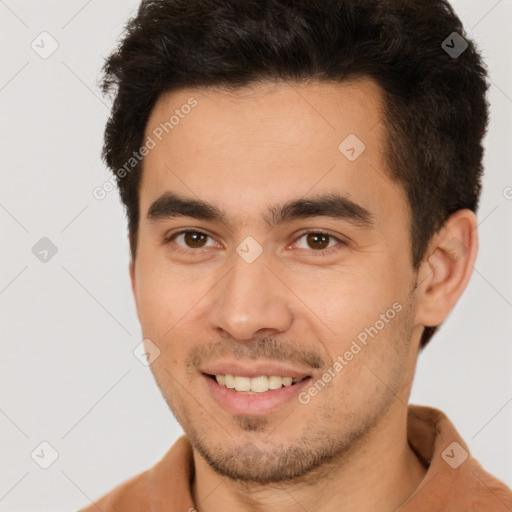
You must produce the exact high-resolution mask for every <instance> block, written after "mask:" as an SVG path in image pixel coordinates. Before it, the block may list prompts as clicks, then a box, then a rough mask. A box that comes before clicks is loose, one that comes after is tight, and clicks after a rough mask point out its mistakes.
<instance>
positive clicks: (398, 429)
mask: <svg viewBox="0 0 512 512" xmlns="http://www.w3.org/2000/svg"><path fill="white" fill-rule="evenodd" d="M190 97H194V98H195V99H196V100H197V102H198V104H197V106H196V107H195V108H194V109H193V110H192V111H191V112H190V114H188V115H187V116H186V117H185V118H184V119H181V120H180V123H179V124H178V125H177V126H175V127H174V129H173V130H172V131H171V132H170V133H169V134H168V135H167V136H165V137H164V138H163V140H162V141H161V142H159V143H158V144H157V146H156V147H155V148H154V149H152V150H151V151H150V152H149V153H148V155H147V156H146V157H145V160H144V170H143V176H142V181H141V186H140V196H139V197H140V212H141V218H140V223H139V234H138V250H137V256H136V260H135V262H131V264H130V276H131V281H132V288H133V294H134V297H135V302H136V307H137V313H138V317H139V320H140V323H141V326H142V331H143V336H144V338H149V339H151V340H152V342H153V343H154V344H155V345H156V346H157V347H158V348H159V350H160V355H159V357H157V358H156V359H155V361H154V362H153V363H152V364H151V370H152V372H153V374H154V377H155V380H156V382H157V384H158V386H159V388H160V390H161V392H162V394H163V396H164V397H165V399H166V401H167V403H168V405H169V407H170V408H171V410H172V411H173V413H174V415H175V417H176V418H177V420H178V421H179V423H180V424H181V426H182V427H183V430H184V432H185V433H186V434H187V436H188V438H189V440H190V442H191V444H192V447H193V456H194V465H195V474H194V480H193V482H192V486H191V491H192V495H193V499H194V502H195V504H196V509H197V510H199V511H200V512H211V511H217V510H222V509H227V510H239V511H260V510H261V511H263V510H270V509H272V510H273V511H275V512H280V511H287V512H290V511H292V512H294V511H303V510H316V511H317V512H327V511H334V510H336V511H343V512H351V511H358V512H365V511H375V510H377V509H378V510H379V511H381V512H387V511H394V510H397V509H398V508H399V507H400V506H401V505H402V504H404V503H405V502H406V501H407V499H408V497H409V496H410V495H411V494H412V493H413V492H414V490H415V489H416V488H417V486H418V485H419V484H420V482H421V480H422V479H423V478H424V476H425V474H426V469H425V467H423V465H422V464H421V462H420V461H419V459H418V458H417V457H416V455H415V454H414V452H413V451H412V449H411V447H410V446H409V444H408V442H407V430H406V427H407V423H406V415H407V403H408V400H409V395H410V390H411V385H412V381H413V376H414V371H415V366H416V360H417V356H418V347H419V343H420V338H421V334H422V331H423V327H424V326H426V325H438V324H440V323H441V322H443V321H444V320H445V318H446V317H447V316H448V314H449V312H450V311H451V309H452V308H453V307H454V305H455V304H456V302H457V300H458V299H459V297H460V295H461V294H462V292H463V291H464V289H465V287H466V285H467V282H468V281H469V278H470V275H471V270H472V266H473V263H474V260H475V258H476V253H477V235H476V234H477V231H476V218H475V216H474V214H473V213H472V212H470V211H468V210H460V211H459V212H457V213H455V214H454V215H453V216H452V217H450V219H448V221H447V222H446V223H445V225H444V227H443V229H442V230H441V231H440V232H439V233H437V234H436V235H435V237H434V238H433V239H432V240H431V244H430V246H429V249H428V251H427V254H426V255H425V258H424V260H423V262H422V264H421V266H420V268H419V270H418V272H417V273H416V272H414V271H413V268H412V261H411V246H410V237H409V226H410V209H409V204H408V201H407V197H406V195H405V193H404V191H403V189H402V187H401V186H400V185H399V184H397V183H395V182H394V181H393V180H392V179H391V178H390V175H389V172H388V170H387V167H386V161H385V156H384V155H385V135H386V132H385V125H384V123H383V122H382V114H381V112H382V94H381V90H380V88H379V86H378V85H376V84H375V83H374V82H373V81H371V80H369V79H359V80H357V81H354V82H351V83H343V84H333V83H322V82H310V83H307V84H301V85H297V84H294V85H291V84H289V83H281V82H279V83H260V84H258V85H253V86H251V87H245V88H244V89H241V90H239V91H237V92H233V91H226V90H223V89H221V88H209V89H206V88H203V89H187V90H182V91H174V92H172V93H166V94H164V95H162V96H161V97H160V98H159V100H158V102H157V103H156V105H155V107H154V109H153V111H152V113H151V116H150V119H149V121H148V124H147V127H146V134H145V135H146V136H147V135H150V134H151V133H152V130H154V128H155V127H157V126H158V125H159V124H160V123H162V122H165V121H166V120H168V119H169V117H170V115H171V114H172V113H173V112H174V110H175V109H177V108H178V109H179V108H180V107H181V106H182V105H183V104H184V103H186V102H187V100H188V99H189V98H190ZM349 134H356V135H357V137H358V138H359V139H361V140H362V141H363V142H364V143H365V145H366V150H365V151H364V152H363V153H362V154H361V155H360V156H359V158H357V159H356V160H355V161H353V162H351V161H349V160H348V159H347V158H345V156H344V155H343V154H341V152H340V151H339V150H338V145H339V144H340V142H341V141H343V140H344V139H345V138H346V137H347V135H349ZM165 191H172V192H175V193H178V194H180V195H183V196H186V197H188V198H191V199H197V198H200V199H203V200H207V201H210V202H211V203H213V204H215V205H217V206H218V207H219V208H221V209H223V210H224V211H225V212H226V216H227V217H228V219H229V221H230V223H231V225H232V226H231V229H230V228H228V226H226V225H224V224H219V223H216V222H210V221H204V220H198V219H195V218H191V217H177V218H171V219H161V220H159V221H156V222H150V221H148V220H147V219H146V214H147V212H148V209H149V207H150V205H151V204H152V202H153V201H155V199H157V198H158V197H159V196H160V195H161V194H162V193H163V192H165ZM332 191H336V192H339V193H343V194H347V195H348V196H349V197H350V198H351V199H352V200H353V201H355V202H357V203H358V204H360V205H362V206H364V207H365V208H367V209H368V210H369V211H370V212H371V214H372V216H373V219H374V226H373V228H372V229H364V228H362V227H360V226H356V225H353V224H352V223H350V222H348V221H347V220H343V219H331V218H327V217H313V218H307V219H301V220H294V221H292V222H289V223H286V224H283V225H280V226H276V227H274V228H273V229H270V230H269V229H268V228H266V227H265V225H264V224H263V215H264V214H265V213H266V211H267V208H269V207H271V206H274V205H276V204H280V203H283V202H285V201H288V200H290V199H296V198H301V197H303V196H306V195H308V196H309V195H312V194H316V193H323V192H332ZM187 228H188V229H189V230H191V231H193V230H194V229H196V230H200V231H202V232H204V233H206V234H207V235H208V236H207V237H206V238H205V239H203V240H201V239H199V242H197V241H196V242H195V244H194V240H193V239H188V240H187V239H186V238H185V237H184V236H181V237H178V238H175V239H174V241H169V242H165V241H164V240H165V239H166V237H168V236H169V235H171V234H173V233H176V232H179V231H180V230H183V229H187ZM305 229H307V230H310V231H312V232H315V230H318V229H325V230H328V231H329V232H330V233H332V235H333V236H334V237H337V238H338V239H339V240H344V241H345V242H346V244H341V245H337V244H339V242H338V241H337V240H336V239H333V238H328V240H327V242H326V245H327V243H328V244H329V249H330V248H331V247H337V249H336V250H334V251H333V250H332V249H331V252H330V253H328V254H327V255H325V256H323V257H320V256H318V253H319V252H320V251H321V250H324V251H326V250H329V249H318V245H315V243H316V244H318V241H316V240H314V239H313V240H312V241H311V240H309V241H308V237H307V236H304V235H300V234H299V231H301V230H305ZM298 234H299V235H298ZM247 236H252V237H253V238H254V239H255V240H257V242H258V243H259V244H260V246H261V248H262V249H263V253H262V254H261V256H260V257H259V258H257V259H256V260H255V261H254V262H253V263H250V264H249V263H247V262H246V261H245V260H244V259H242V258H241V257H240V256H239V255H238V254H237V252H236V248H237V246H238V245H239V244H240V243H241V242H242V241H243V240H244V239H245V238H246V237H247ZM454 239H456V240H459V241H460V242H461V243H462V244H463V245H464V246H465V247H466V252H464V253H461V254H459V255H456V257H454V253H453V252H450V251H451V249H452V248H453V240H454ZM177 248H181V249H184V250H185V251H186V250H188V251H189V252H188V253H186V254H179V253H177V252H176V249H177ZM194 251H195V253H194ZM194 254H195V255H194ZM394 303H399V304H400V305H401V306H402V310H401V311H400V312H399V313H397V314H396V316H395V318H394V319H393V320H391V321H389V323H386V326H385V328H383V329H382V330H381V331H379V334H378V335H377V336H375V338H373V339H370V340H369V342H368V344H367V346H365V347H364V349H363V350H361V352H360V353H358V354H357V355H356V356H355V357H354V358H353V359H352V360H351V361H349V362H348V364H347V365H346V366H345V367H344V368H343V370H342V371H341V372H339V373H337V374H336V377H334V378H333V379H332V380H331V382H330V383H329V385H328V386H326V387H325V389H323V390H322V391H321V392H319V393H318V394H317V395H316V396H315V397H314V398H312V399H311V401H310V402H309V403H307V404H302V403H300V402H299V401H298V400H295V399H293V400H290V401H289V402H287V403H286V404H285V405H284V406H282V407H279V408H278V409H276V410H275V411H274V412H271V413H269V414H266V415H261V416H256V417H254V416H251V417H249V416H234V415H232V414H230V413H229V412H227V411H226V410H225V409H223V408H222V407H221V406H220V405H219V404H218V403H217V402H215V401H214V400H213V399H212V397H211V395H210V394H209V391H208V389H207V387H206V386H205V383H204V381H203V378H202V377H201V374H200V371H199V369H198V365H199V364H200V363H206V362H213V361H220V360H230V361H238V360H241V361H244V362H247V361H251V360H253V359H261V360H265V361H284V362H289V363H290V364H292V365H294V366H297V367H300V368H301V369H307V370H308V373H310V374H311V375H312V377H313V381H316V380H317V379H319V378H320V377H321V376H322V374H324V372H325V371H326V370H327V369H328V368H329V367H331V366H332V365H333V364H334V362H335V361H336V358H337V356H338V355H343V354H344V353H345V352H346V351H347V350H349V348H350V346H351V343H352V341H353V340H354V339H355V338H356V336H357V335H358V334H359V333H360V332H361V331H363V330H364V329H365V328H367V327H370V326H373V325H374V324H375V322H376V321H377V320H378V319H379V318H380V315H381V314H383V313H385V312H386V311H387V310H389V308H391V307H392V305H393V304H394ZM313 361H317V362H318V364H319V368H314V367H313V365H312V362H313ZM369 490H371V492H369Z"/></svg>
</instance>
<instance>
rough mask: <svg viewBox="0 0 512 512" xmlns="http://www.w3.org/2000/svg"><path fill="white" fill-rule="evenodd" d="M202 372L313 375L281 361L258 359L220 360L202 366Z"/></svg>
mask: <svg viewBox="0 0 512 512" xmlns="http://www.w3.org/2000/svg"><path fill="white" fill-rule="evenodd" d="M201 372H202V373H206V374H208V375H235V376H239V377H260V376H261V375H266V376H268V377H270V376H272V375H276V376H280V377H291V378H292V379H300V378H305V377H310V376H311V375H310V374H309V373H307V372H305V371H303V370H299V369H297V368H292V367H291V366H286V365H283V364H281V363H265V362H257V361H252V362H251V361H248V362H246V363H240V362H238V363H229V362H219V363H211V364H209V365H205V366H204V367H203V368H201Z"/></svg>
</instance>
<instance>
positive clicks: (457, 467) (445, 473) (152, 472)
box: [79, 405, 512, 512]
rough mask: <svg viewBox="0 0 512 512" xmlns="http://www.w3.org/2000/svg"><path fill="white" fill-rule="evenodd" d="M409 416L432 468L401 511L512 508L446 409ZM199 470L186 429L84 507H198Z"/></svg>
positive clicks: (110, 510)
mask: <svg viewBox="0 0 512 512" xmlns="http://www.w3.org/2000/svg"><path fill="white" fill-rule="evenodd" d="M407 421H408V423H407V425H408V433H407V437H408V440H409V444H410V446H411V447H412V449H413V450H414V451H415V453H416V454H417V456H418V458H419V459H420V460H421V461H422V462H423V464H424V465H425V467H427V468H428V471H427V474H426V475H425V478H424V479H423V480H422V482H421V483H420V485H419V486H418V488H417V489H416V490H415V491H414V493H413V494H412V495H411V496H410V497H409V499H408V500H407V501H406V503H404V504H403V505H402V506H401V507H400V509H399V512H512V491H511V490H510V489H509V488H508V487H507V486H506V485H505V484H503V483H502V482H500V481H499V480H498V479H496V478H495V477H493V476H492V475H490V474H489V473H487V472H486V471H485V470H484V469H483V468H482V466H481V465H480V464H479V462H478V461H477V460H476V459H474V458H473V457H472V456H471V454H470V453H469V448H468V447H467V445H466V443H465V442H464V441H463V440H462V438H461V437H460V435H459V433H458V432H457V430H456V429H455V427H454V426H453V425H452V423H451V422H450V420H449V419H448V418H447V417H446V416H445V415H444V414H443V413H442V412H441V411H439V410H437V409H433V408H431V407H423V406H417V405H409V407H408V418H407ZM193 474H194V468H193V458H192V448H191V445H190V442H189V441H188V438H187V437H186V436H185V435H183V436H181V437H180V438H179V439H178V440H177V441H176V443H175V444H174V445H173V446H172V447H171V448H170V450H169V451H168V452H167V453H166V454H165V456H164V457H163V458H162V459H161V460H160V461H159V462H158V463H157V464H155V466H153V467H152V468H150V469H148V470H146V471H144V472H143V473H140V474H139V475H137V476H134V477H133V478H131V479H129V480H127V481H126V482H124V483H122V484H121V485H119V486H118V487H116V488H115V489H113V490H112V491H110V492H109V493H107V494H106V495H105V496H103V497H102V498H101V499H99V500H98V501H97V502H95V503H96V504H92V505H90V506H89V507H86V508H84V509H82V510H80V511H79V512H97V511H98V509H99V510H101V511H102V512H192V511H193V510H194V503H193V501H192V496H191V488H190V486H191V482H192V478H193Z"/></svg>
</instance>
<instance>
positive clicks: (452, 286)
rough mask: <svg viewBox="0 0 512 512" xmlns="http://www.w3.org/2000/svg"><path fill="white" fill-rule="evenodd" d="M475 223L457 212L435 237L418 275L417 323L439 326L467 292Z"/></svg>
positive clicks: (475, 250) (475, 248)
mask: <svg viewBox="0 0 512 512" xmlns="http://www.w3.org/2000/svg"><path fill="white" fill-rule="evenodd" d="M477 227H478V224H477V219H476V216H475V214H474V213H473V212H472V211H471V210H467V209H464V210H458V211H457V212H455V213H454V214H453V215H451V216H450V217H449V218H448V220H447V221H446V222H445V224H444V225H443V227H442V228H441V230H440V231H439V232H438V233H436V235H434V237H433V239H432V241H431V243H430V244H429V248H428V251H427V256H426V257H425V259H424V260H423V262H422V263H421V265H420V269H419V272H418V295H417V299H418V300H417V309H416V322H417V324H419V325H423V326H425V327H434V326H436V325H440V324H441V323H443V322H444V320H445V319H446V318H447V317H448V315H449V313H450V312H451V310H452V309H453V308H454V306H455V304H456V303H457V301H458V300H459V298H460V297H461V295H462V293H463V292H464V290H465V289H466V286H467V284H468V282H469V280H470V278H471V275H472V273H473V266H474V264H475V261H476V257H477V253H478V231H477Z"/></svg>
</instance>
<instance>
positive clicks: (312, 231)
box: [163, 228, 348, 256]
mask: <svg viewBox="0 0 512 512" xmlns="http://www.w3.org/2000/svg"><path fill="white" fill-rule="evenodd" d="M185 233H200V234H202V235H205V236H207V237H209V238H211V239H212V240H214V237H213V236H212V235H210V234H209V233H207V232H205V231H203V230H202V229H198V228H186V229H181V230H180V231H176V232H174V233H171V234H170V235H166V236H165V237H164V241H163V244H164V245H166V244H168V243H169V242H171V241H172V240H173V239H175V238H177V237H178V236H180V235H183V234H185ZM309 234H322V235H327V236H329V237H331V238H333V239H334V240H336V241H337V242H339V243H338V244H337V245H335V246H333V247H329V248H328V249H324V250H318V251H314V250H307V249H301V250H304V251H306V252H309V253H313V254H314V255H317V256H323V255H329V254H331V252H332V251H336V250H337V249H339V247H340V246H346V245H348V241H347V240H345V239H343V238H340V236H338V235H335V234H334V233H332V232H330V231H328V230H326V229H322V228H317V229H315V228H305V229H303V230H301V231H299V232H298V233H295V234H294V235H293V236H294V241H293V242H292V244H290V245H289V246H288V247H291V245H293V244H295V243H297V241H298V240H299V239H301V238H302V237H303V236H304V235H309ZM205 250H207V249H205V248H199V249H187V248H184V247H181V246H178V249H173V251H175V252H178V253H183V254H194V253H201V252H203V251H205ZM315 253H316V254H315Z"/></svg>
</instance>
